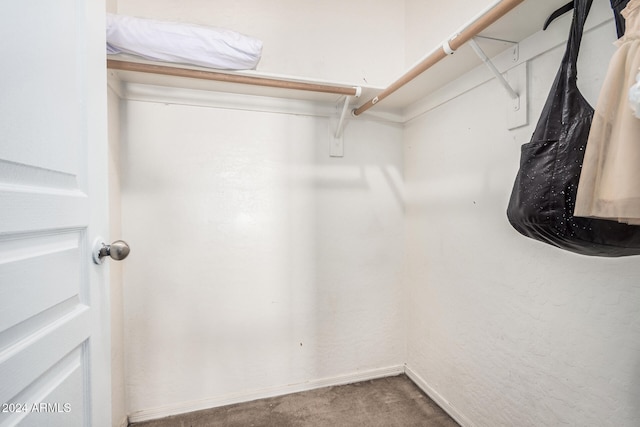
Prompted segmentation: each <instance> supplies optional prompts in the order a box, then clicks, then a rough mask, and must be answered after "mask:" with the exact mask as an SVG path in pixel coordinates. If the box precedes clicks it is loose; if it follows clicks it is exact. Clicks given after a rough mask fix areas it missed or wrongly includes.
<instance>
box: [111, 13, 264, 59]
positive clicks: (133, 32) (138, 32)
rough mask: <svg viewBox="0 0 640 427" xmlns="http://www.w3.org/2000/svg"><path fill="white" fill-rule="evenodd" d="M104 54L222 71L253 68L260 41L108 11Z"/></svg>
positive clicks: (260, 46) (258, 52)
mask: <svg viewBox="0 0 640 427" xmlns="http://www.w3.org/2000/svg"><path fill="white" fill-rule="evenodd" d="M107 53H108V54H116V53H129V54H134V55H138V56H141V57H143V58H146V59H151V60H156V61H167V62H176V63H183V64H192V65H199V66H203V67H211V68H217V69H222V70H248V69H254V68H256V66H257V65H258V62H259V61H260V57H261V54H262V41H261V40H257V39H254V38H252V37H248V36H245V35H242V34H240V33H237V32H235V31H230V30H225V29H220V28H214V27H205V26H201V25H194V24H184V23H178V22H164V21H156V20H152V19H144V18H135V17H131V16H124V15H115V14H111V13H108V14H107Z"/></svg>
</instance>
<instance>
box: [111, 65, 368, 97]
mask: <svg viewBox="0 0 640 427" xmlns="http://www.w3.org/2000/svg"><path fill="white" fill-rule="evenodd" d="M107 68H110V69H112V70H122V71H135V72H139V73H151V74H162V75H166V76H175V77H188V78H192V79H201V80H215V81H220V82H227V83H240V84H247V85H254V86H266V87H275V88H281V89H294V90H305V91H310V92H321V93H331V94H336V95H348V96H355V95H356V94H357V92H358V88H355V87H341V86H332V85H325V84H319V83H306V82H296V81H291V80H278V79H273V78H267V77H256V76H243V75H239V74H229V73H220V72H217V71H204V70H192V69H188V68H178V67H167V66H164V65H156V64H143V63H139V62H130V61H122V60H116V59H107Z"/></svg>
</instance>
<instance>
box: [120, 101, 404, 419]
mask: <svg viewBox="0 0 640 427" xmlns="http://www.w3.org/2000/svg"><path fill="white" fill-rule="evenodd" d="M214 97H215V96H214ZM287 102H289V101H282V103H283V104H286V103H287ZM125 117H126V119H125V126H126V129H127V136H126V141H123V148H122V150H123V153H122V159H123V165H122V166H123V176H122V197H123V200H122V205H123V235H124V236H126V238H127V240H128V241H129V243H130V244H131V247H132V253H131V255H130V257H129V258H128V259H127V261H126V272H125V298H124V301H125V323H126V332H125V348H126V371H127V392H128V404H129V413H132V414H133V417H134V419H136V417H137V419H143V418H145V417H147V418H148V417H154V416H157V415H166V414H168V413H171V412H180V411H182V410H193V409H194V408H196V407H197V405H203V406H208V405H209V406H213V405H215V404H221V403H228V402H229V401H234V400H244V399H247V398H251V397H252V396H253V394H252V393H257V394H258V395H260V392H259V391H260V390H270V392H273V393H278V392H280V393H281V392H283V391H284V392H286V391H291V390H292V388H291V386H292V385H293V386H299V387H300V388H305V387H309V386H312V385H313V384H314V382H315V383H318V381H322V380H324V379H328V380H329V381H334V380H338V381H339V378H340V377H341V376H343V375H354V374H357V373H364V374H365V375H376V373H375V372H378V373H379V372H383V371H384V370H386V369H388V368H391V369H392V370H393V369H401V365H402V363H403V361H404V337H403V335H402V325H403V314H402V309H401V306H400V305H401V290H402V288H401V286H400V283H401V280H402V259H403V247H402V239H403V236H402V233H401V230H402V222H403V207H402V200H401V198H400V197H401V196H400V191H401V182H402V178H401V173H402V172H401V171H402V129H401V127H399V126H397V125H388V124H381V123H376V122H370V121H365V120H362V121H361V120H358V121H354V122H351V123H349V124H348V126H347V128H346V130H345V143H346V148H345V150H346V153H345V157H344V158H329V156H328V152H327V150H328V148H327V142H328V138H327V135H328V131H329V123H328V119H327V118H325V117H314V116H305V115H290V114H281V113H274V112H258V111H238V110H233V109H226V108H211V107H194V106H188V105H175V104H174V105H171V104H163V103H153V102H139V101H129V102H127V104H126V111H125ZM379 369H382V370H383V371H377V370H379ZM371 372H374V373H373V374H371ZM384 372H386V371H384ZM367 373H368V374H367ZM305 384H306V385H305ZM263 394H264V393H263ZM203 402H204V403H203Z"/></svg>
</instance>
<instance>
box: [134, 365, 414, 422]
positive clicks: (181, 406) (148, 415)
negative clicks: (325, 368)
mask: <svg viewBox="0 0 640 427" xmlns="http://www.w3.org/2000/svg"><path fill="white" fill-rule="evenodd" d="M404 372H405V367H404V366H403V365H398V366H390V367H387V368H379V369H372V370H368V371H363V372H354V373H351V374H346V375H339V376H335V377H329V378H320V379H317V380H311V381H306V382H303V383H298V384H289V385H285V386H279V387H269V388H265V389H261V390H254V391H248V392H243V393H235V394H229V395H224V396H219V397H212V398H210V399H203V400H197V401H192V402H182V403H177V404H174V405H168V406H163V407H159V408H152V409H145V410H142V411H137V412H134V413H132V414H130V415H129V422H132V423H135V422H141V421H149V420H155V419H158V418H165V417H170V416H172V415H178V414H185V413H188V412H194V411H200V410H203V409H210V408H216V407H218V406H225V405H232V404H235V403H241V402H249V401H252V400H257V399H265V398H267V397H275V396H282V395H285V394H291V393H298V392H301V391H308V390H313V389H316V388H321V387H329V386H336V385H344V384H350V383H356V382H359V381H368V380H373V379H376V378H384V377H391V376H394V375H400V374H403V373H404Z"/></svg>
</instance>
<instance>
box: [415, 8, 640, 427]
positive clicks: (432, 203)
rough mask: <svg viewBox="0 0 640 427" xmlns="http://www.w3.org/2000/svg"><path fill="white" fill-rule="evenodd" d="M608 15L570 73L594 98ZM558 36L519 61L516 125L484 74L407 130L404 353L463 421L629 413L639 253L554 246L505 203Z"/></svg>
mask: <svg viewBox="0 0 640 427" xmlns="http://www.w3.org/2000/svg"><path fill="white" fill-rule="evenodd" d="M567 23H568V22H567V21H566V19H565V20H564V21H562V22H558V24H556V25H565V28H566V24H567ZM612 28H613V27H612V24H611V23H610V22H609V23H608V24H607V25H605V26H601V27H598V28H596V29H595V30H594V31H591V32H590V33H588V34H587V35H586V36H585V42H584V45H583V49H582V53H583V55H582V57H581V65H580V72H579V73H580V75H579V85H580V86H581V87H582V88H583V91H584V93H585V95H587V97H588V98H589V99H590V100H591V101H592V102H593V101H594V100H595V98H596V96H597V93H598V91H599V88H600V85H601V81H602V77H603V75H604V71H605V69H606V65H607V63H608V60H609V57H610V55H611V53H612V50H613V47H612V45H611V42H612V40H613V38H612V35H613V29H612ZM563 49H564V47H563V48H557V49H554V50H552V51H550V52H548V53H545V54H543V55H541V56H539V57H536V58H535V59H533V60H532V61H531V63H530V64H529V67H530V68H529V71H530V76H531V79H530V87H529V93H531V94H532V97H531V98H530V103H531V104H530V107H531V111H530V122H532V124H531V125H529V126H528V127H526V128H523V129H519V130H517V131H514V132H509V131H507V130H506V126H505V102H506V96H505V94H504V93H503V92H502V89H501V88H500V87H499V86H498V84H497V83H496V82H495V80H492V81H491V82H489V83H486V84H484V85H482V86H479V87H477V88H475V89H473V90H471V91H469V92H467V93H464V94H461V95H460V96H457V97H455V98H454V99H452V100H450V101H449V102H447V103H445V104H444V105H442V106H440V107H438V108H436V109H434V110H432V111H430V112H429V113H427V114H425V115H424V116H422V117H421V118H419V119H416V120H414V121H413V122H411V123H409V124H408V125H407V127H406V130H405V180H406V185H407V187H408V199H407V228H406V236H407V301H408V313H409V319H408V357H407V363H408V365H409V367H410V368H411V369H412V370H413V371H414V372H416V373H417V374H418V375H419V376H420V377H421V378H422V379H423V380H424V382H425V383H426V384H427V385H428V386H429V387H430V388H431V389H432V390H433V391H434V392H436V393H437V394H438V395H439V396H440V398H441V399H442V401H444V402H447V403H448V405H449V408H450V409H451V408H453V410H454V411H455V412H457V413H458V414H459V415H461V416H462V417H463V418H464V420H465V422H466V424H468V425H469V426H479V427H480V426H482V427H499V426H505V427H507V426H509V427H510V426H519V427H526V426H531V427H534V426H536V427H538V426H558V425H571V426H594V427H596V426H597V427H602V426H612V427H614V426H615V427H631V426H637V425H640V410H639V409H638V405H637V402H638V401H639V399H640V323H639V320H638V319H640V317H639V314H640V309H639V307H640V263H639V262H638V258H637V257H633V258H627V259H598V258H588V257H582V256H578V255H574V254H571V253H568V252H564V251H561V250H559V249H556V248H553V247H551V246H547V245H544V244H542V243H539V242H536V241H533V240H530V239H526V238H524V237H522V236H520V235H519V234H518V233H517V232H516V231H515V230H513V229H512V228H511V226H510V225H509V223H508V222H507V219H506V215H505V210H506V206H507V202H508V198H509V195H510V192H511V186H512V185H513V179H514V177H515V173H516V171H517V168H518V162H519V156H520V144H521V143H524V142H527V141H528V138H529V137H530V135H531V132H532V130H533V125H535V123H536V121H537V117H538V116H539V114H540V111H541V109H542V104H543V101H544V99H545V98H546V94H547V93H548V88H549V86H550V85H551V81H552V80H553V77H554V75H555V73H556V70H557V67H558V64H559V60H560V57H561V55H562V53H563ZM454 117H455V120H454V119H453V118H454Z"/></svg>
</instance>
